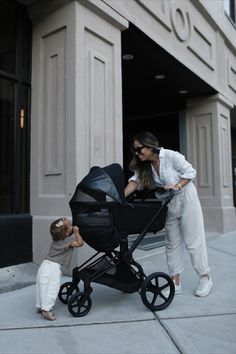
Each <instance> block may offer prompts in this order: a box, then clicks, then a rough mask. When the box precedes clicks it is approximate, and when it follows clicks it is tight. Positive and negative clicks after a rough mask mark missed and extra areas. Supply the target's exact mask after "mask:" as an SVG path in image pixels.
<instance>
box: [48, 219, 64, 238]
mask: <svg viewBox="0 0 236 354" xmlns="http://www.w3.org/2000/svg"><path fill="white" fill-rule="evenodd" d="M64 219H65V218H60V219H57V220H55V221H53V223H52V224H51V226H50V233H51V236H52V239H53V241H59V240H64V238H65V237H66V234H65V225H64ZM61 224H62V225H61Z"/></svg>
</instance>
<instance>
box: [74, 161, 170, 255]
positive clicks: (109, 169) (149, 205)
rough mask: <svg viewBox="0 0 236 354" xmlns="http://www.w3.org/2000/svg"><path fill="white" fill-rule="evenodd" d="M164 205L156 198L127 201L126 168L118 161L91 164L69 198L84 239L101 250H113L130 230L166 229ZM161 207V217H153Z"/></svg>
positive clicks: (130, 232)
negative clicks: (107, 164)
mask: <svg viewBox="0 0 236 354" xmlns="http://www.w3.org/2000/svg"><path fill="white" fill-rule="evenodd" d="M161 207H162V202H160V201H158V200H157V199H149V200H142V199H136V200H134V201H133V202H132V204H130V203H128V202H127V200H126V199H125V196H124V175H123V170H122V168H121V166H120V165H119V164H116V163H115V164H112V165H109V166H106V167H104V168H101V167H93V168H91V170H90V172H89V173H88V175H87V176H86V177H85V178H84V179H83V180H82V181H81V182H80V183H79V184H78V186H77V188H76V191H75V193H74V195H73V197H72V199H71V201H70V208H71V211H72V217H73V224H74V225H77V226H78V227H79V228H80V232H81V235H82V236H83V238H84V240H85V242H86V243H87V244H88V245H90V246H91V247H92V248H94V249H95V250H96V251H99V252H109V251H111V250H114V249H115V248H116V247H118V246H119V245H120V242H121V239H123V238H126V237H127V236H128V235H130V234H139V233H140V232H142V231H143V230H144V229H145V233H146V232H147V231H149V232H157V231H159V230H161V229H163V227H164V225H165V218H166V212H167V207H163V208H161ZM158 210H160V214H159V215H158V218H156V219H155V220H152V219H153V218H154V217H155V215H156V214H157V212H158ZM150 221H152V222H151V223H150ZM149 223H150V225H149ZM147 227H148V229H146V228H147Z"/></svg>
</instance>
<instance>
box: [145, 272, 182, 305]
mask: <svg viewBox="0 0 236 354" xmlns="http://www.w3.org/2000/svg"><path fill="white" fill-rule="evenodd" d="M166 294H167V295H166ZM174 294H175V286H174V282H173V280H172V279H171V277H170V276H169V275H167V274H166V273H161V272H156V273H152V274H150V275H149V276H148V277H147V278H146V279H145V280H144V282H143V284H142V286H141V298H142V301H143V303H144V305H145V306H146V307H148V308H149V309H150V310H151V311H161V310H164V309H165V308H166V307H167V306H169V304H170V303H171V302H172V300H173V298H174Z"/></svg>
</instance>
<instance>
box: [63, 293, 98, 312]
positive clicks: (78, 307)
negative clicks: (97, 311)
mask: <svg viewBox="0 0 236 354" xmlns="http://www.w3.org/2000/svg"><path fill="white" fill-rule="evenodd" d="M91 307H92V300H91V297H90V296H89V295H86V293H84V292H78V293H75V294H74V295H72V296H71V298H70V299H69V302H68V310H69V312H70V313H71V315H72V316H74V317H83V316H85V315H87V313H88V312H89V311H90V309H91Z"/></svg>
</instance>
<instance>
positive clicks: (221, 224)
mask: <svg viewBox="0 0 236 354" xmlns="http://www.w3.org/2000/svg"><path fill="white" fill-rule="evenodd" d="M232 108H233V106H232V104H231V103H230V102H229V101H228V100H227V99H226V98H225V97H223V96H222V95H220V94H217V95H213V96H209V97H204V98H198V99H194V100H189V101H188V103H187V144H188V160H189V161H191V162H192V164H193V166H194V167H195V168H196V170H197V177H196V180H195V184H196V187H197V190H198V193H199V197H200V201H201V204H202V208H203V213H204V219H205V227H206V230H208V231H213V232H222V233H223V232H228V231H231V230H234V229H235V227H236V217H235V208H234V206H233V188H232V152H231V136H230V109H232Z"/></svg>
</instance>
